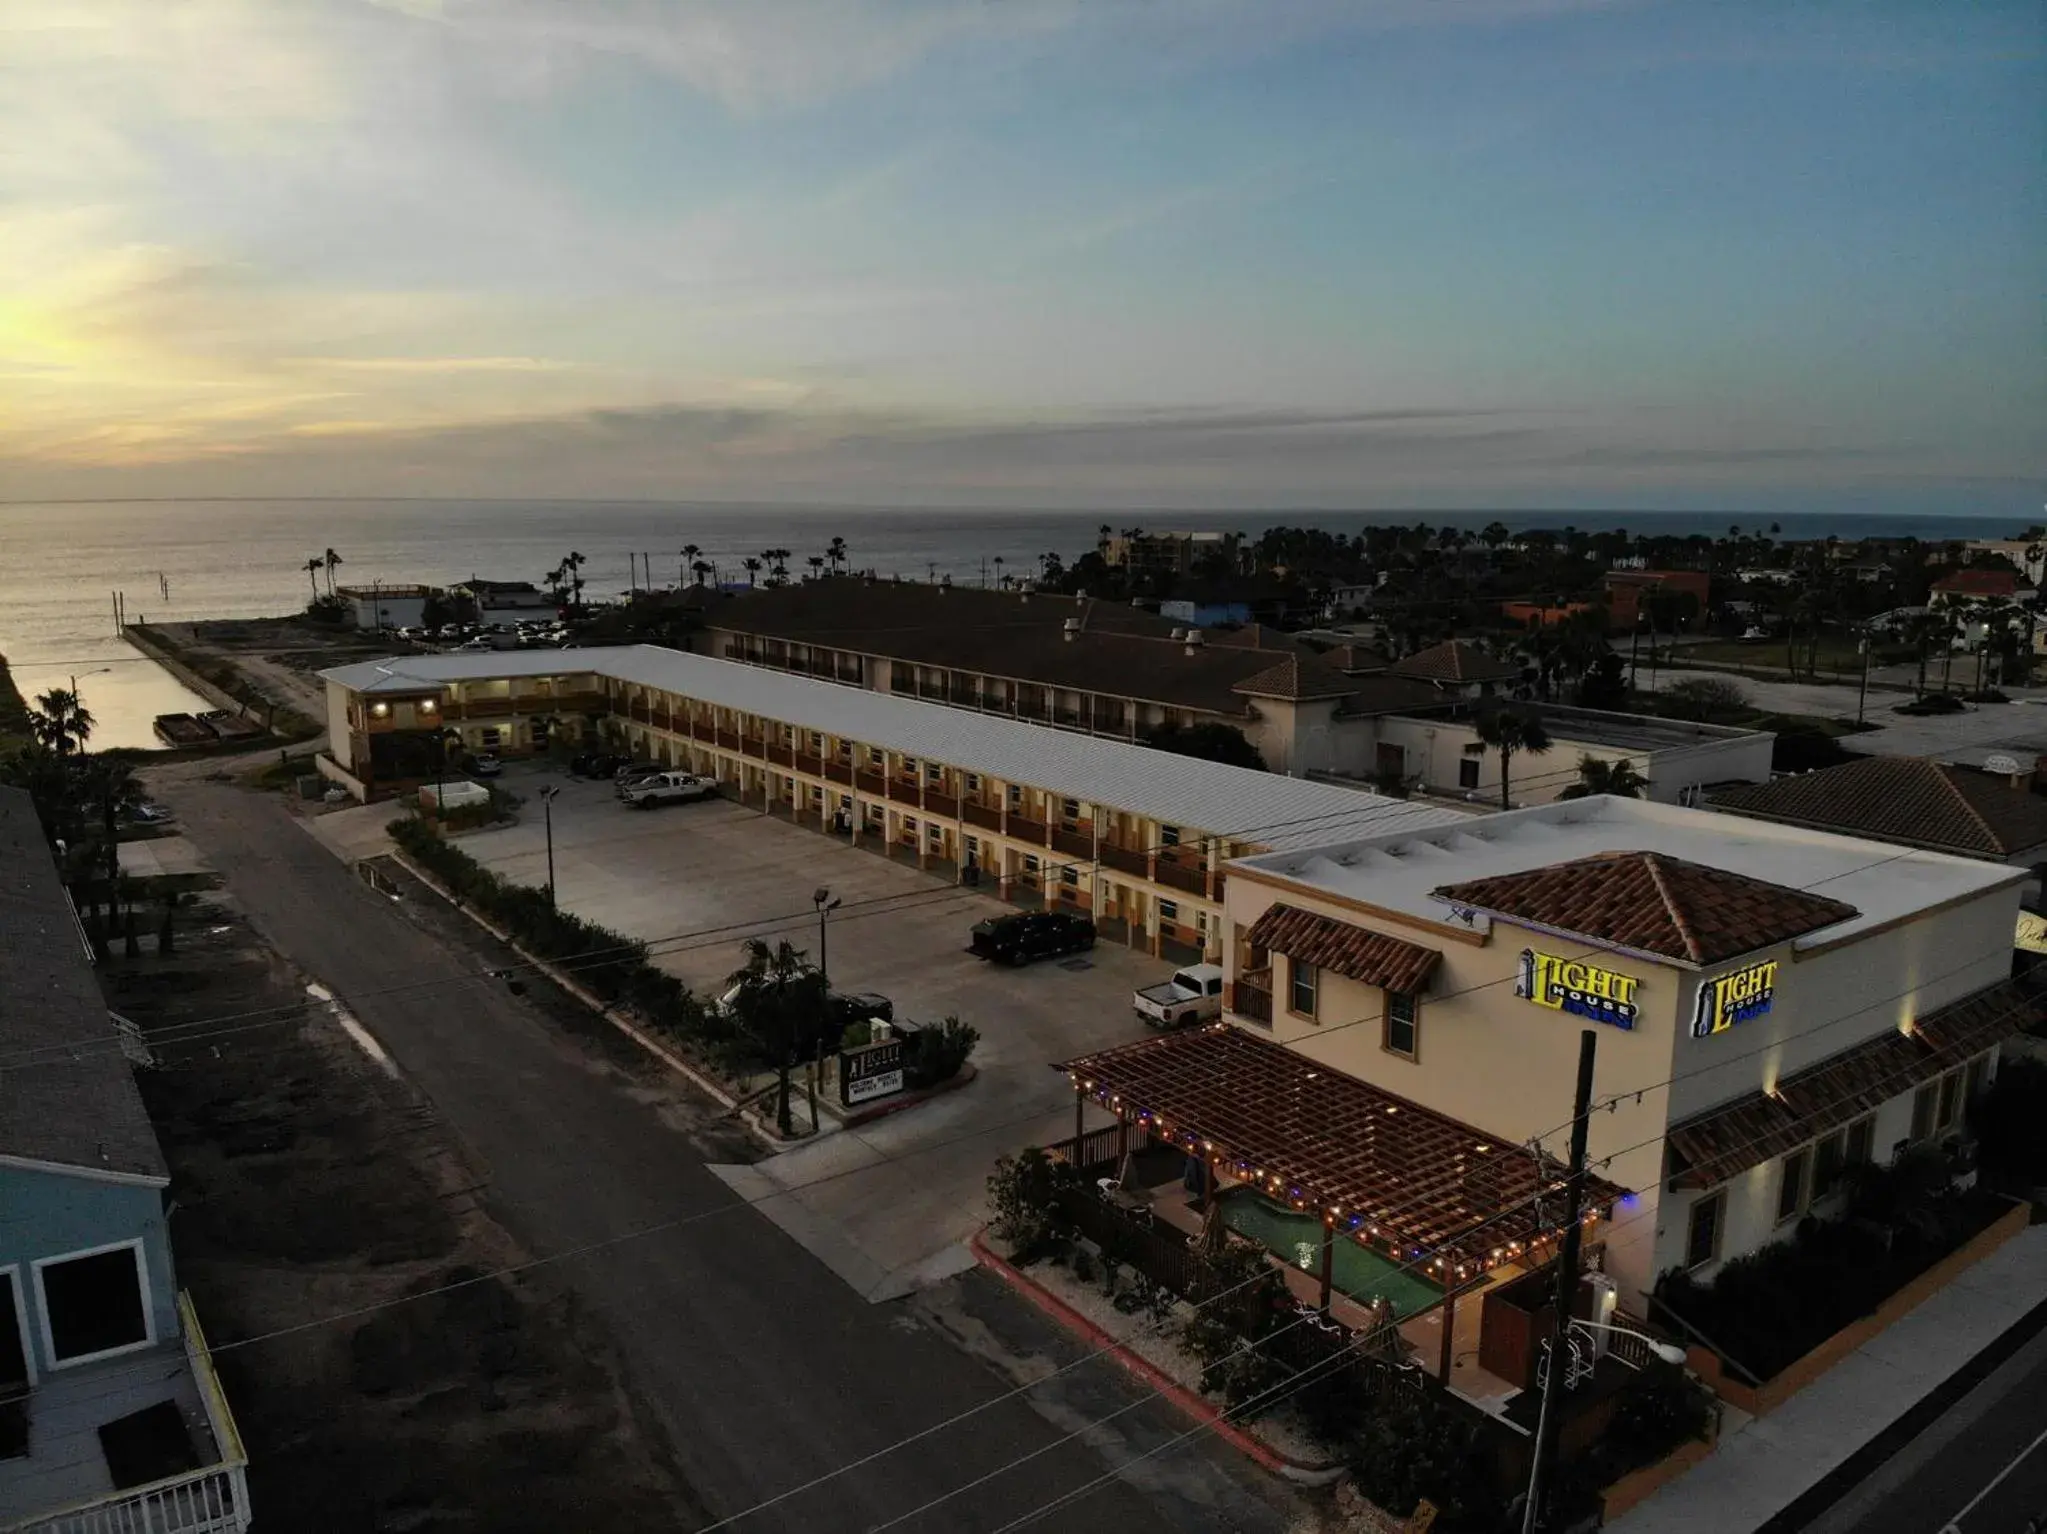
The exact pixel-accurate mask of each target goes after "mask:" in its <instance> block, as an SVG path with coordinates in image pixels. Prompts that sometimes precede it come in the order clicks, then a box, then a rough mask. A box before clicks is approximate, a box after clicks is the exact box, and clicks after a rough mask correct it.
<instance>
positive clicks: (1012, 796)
mask: <svg viewBox="0 0 2047 1534" xmlns="http://www.w3.org/2000/svg"><path fill="white" fill-rule="evenodd" d="M1009 807H1010V808H1011V809H1013V810H1016V809H1021V808H1023V790H1022V789H1021V788H1019V787H1018V786H1017V785H1016V784H1014V783H1012V784H1010V785H1009Z"/></svg>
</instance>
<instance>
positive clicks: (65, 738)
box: [28, 687, 93, 756]
mask: <svg viewBox="0 0 2047 1534" xmlns="http://www.w3.org/2000/svg"><path fill="white" fill-rule="evenodd" d="M92 726H93V717H92V713H91V711H90V710H89V709H87V708H86V706H85V705H84V704H83V703H81V702H79V701H78V694H77V693H75V692H73V691H71V690H70V689H69V688H68V687H53V688H51V689H50V690H49V691H48V692H45V693H38V694H37V695H36V706H35V711H34V712H33V713H31V714H30V715H29V719H28V731H29V734H31V735H32V736H34V737H35V739H36V741H37V743H38V744H40V745H42V746H44V747H46V748H47V749H49V750H51V751H54V752H56V753H57V754H58V755H59V756H69V755H70V754H71V753H72V752H74V751H83V750H84V749H85V742H86V740H87V738H88V737H89V736H90V735H91V734H92Z"/></svg>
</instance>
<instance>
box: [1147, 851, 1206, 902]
mask: <svg viewBox="0 0 2047 1534" xmlns="http://www.w3.org/2000/svg"><path fill="white" fill-rule="evenodd" d="M1152 877H1153V878H1154V879H1155V880H1156V881H1157V882H1158V883H1160V884H1163V885H1165V886H1166V887H1167V888H1168V889H1176V890H1184V891H1186V892H1187V893H1188V894H1190V895H1206V894H1207V893H1208V870H1207V869H1205V868H1190V867H1188V866H1186V865H1185V864H1182V863H1175V862H1171V861H1169V860H1168V859H1166V858H1160V859H1159V860H1158V866H1157V868H1156V869H1155V870H1154V871H1153V874H1152Z"/></svg>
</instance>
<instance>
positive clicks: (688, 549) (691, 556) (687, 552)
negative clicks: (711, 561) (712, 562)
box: [682, 543, 710, 586]
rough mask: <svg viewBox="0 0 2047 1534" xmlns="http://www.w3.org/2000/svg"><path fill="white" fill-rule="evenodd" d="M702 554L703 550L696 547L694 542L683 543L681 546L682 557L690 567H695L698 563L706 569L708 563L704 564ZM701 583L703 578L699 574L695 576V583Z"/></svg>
mask: <svg viewBox="0 0 2047 1534" xmlns="http://www.w3.org/2000/svg"><path fill="white" fill-rule="evenodd" d="M703 554H704V551H703V550H702V549H700V548H698V547H697V546H696V545H695V544H694V543H685V544H684V545H683V546H682V557H683V559H684V561H685V562H686V563H687V564H688V565H689V567H690V568H691V569H696V568H697V567H698V566H700V565H701V566H702V567H703V568H704V569H706V570H708V569H709V568H710V566H709V565H705V564H704V562H703ZM703 583H704V578H703V577H702V576H701V575H699V576H698V577H697V584H698V585H699V586H701V585H703Z"/></svg>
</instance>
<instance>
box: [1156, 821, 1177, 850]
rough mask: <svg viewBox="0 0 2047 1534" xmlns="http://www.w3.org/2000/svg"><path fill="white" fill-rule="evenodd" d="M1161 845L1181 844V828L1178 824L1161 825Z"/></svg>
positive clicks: (1173, 845) (1175, 845)
mask: <svg viewBox="0 0 2047 1534" xmlns="http://www.w3.org/2000/svg"><path fill="white" fill-rule="evenodd" d="M1159 845H1160V846H1161V847H1177V846H1179V845H1180V828H1179V827H1178V826H1160V827H1159Z"/></svg>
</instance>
